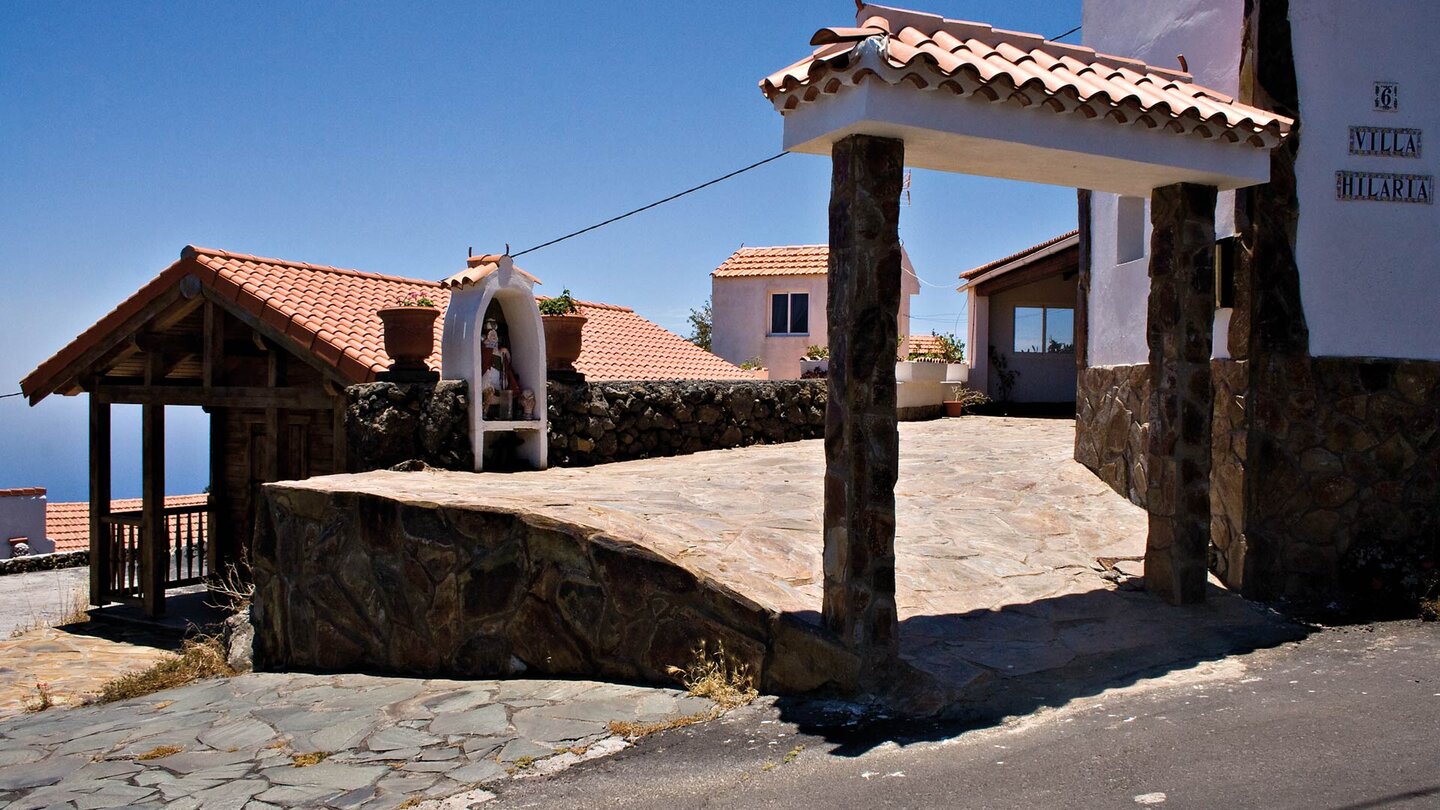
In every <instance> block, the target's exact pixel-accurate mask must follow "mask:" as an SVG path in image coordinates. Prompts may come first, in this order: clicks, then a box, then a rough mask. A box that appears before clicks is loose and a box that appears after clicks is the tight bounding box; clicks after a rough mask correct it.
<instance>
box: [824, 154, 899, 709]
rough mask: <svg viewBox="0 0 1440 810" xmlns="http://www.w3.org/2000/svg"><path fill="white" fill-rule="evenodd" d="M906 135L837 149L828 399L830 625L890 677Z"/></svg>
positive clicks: (866, 670) (870, 669) (866, 676)
mask: <svg viewBox="0 0 1440 810" xmlns="http://www.w3.org/2000/svg"><path fill="white" fill-rule="evenodd" d="M904 159H905V144H904V142H902V141H898V140H893V139H889V138H876V137H871V136H867V135H851V136H849V137H846V138H844V139H843V140H841V141H838V142H837V143H836V144H835V145H834V148H833V151H832V152H831V161H832V175H831V187H830V267H829V271H830V279H829V285H828V287H829V292H828V300H827V313H828V315H827V323H828V328H829V342H830V372H829V381H828V390H829V395H828V396H829V399H828V402H827V407H826V417H825V540H824V542H825V555H824V564H825V598H824V608H823V616H824V622H825V626H826V627H827V628H828V629H830V630H831V631H832V632H834V633H835V635H836V636H837V637H839V639H840V640H841V643H842V644H844V645H845V646H846V647H847V648H848V649H849V650H851V651H852V652H854V653H855V654H856V655H857V656H858V657H859V659H860V683H859V684H857V686H859V687H861V688H873V687H879V686H883V685H884V683H885V681H886V676H887V674H888V673H890V672H891V671H893V669H894V667H895V665H896V663H897V661H898V655H899V639H898V627H897V621H896V611H895V481H896V478H897V476H898V474H899V467H900V442H899V434H898V433H897V431H896V416H895V405H896V401H895V396H896V389H895V386H896V383H895V345H896V336H897V335H898V334H899V323H898V319H899V310H900V235H899V221H900V190H901V185H902V181H903V173H904Z"/></svg>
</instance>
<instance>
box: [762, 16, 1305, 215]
mask: <svg viewBox="0 0 1440 810" xmlns="http://www.w3.org/2000/svg"><path fill="white" fill-rule="evenodd" d="M810 44H811V45H813V46H818V47H817V48H816V50H815V51H814V52H812V53H811V55H810V56H808V57H806V58H805V59H802V60H800V61H799V62H796V63H795V64H793V65H791V66H789V67H787V68H784V69H782V70H780V71H778V72H776V73H774V74H772V75H770V76H768V77H766V78H765V79H764V80H762V81H761V82H760V90H761V91H762V92H763V93H764V94H765V96H766V98H768V99H770V101H771V103H772V104H773V105H774V107H775V109H776V110H777V111H778V112H780V113H781V114H782V115H783V116H784V117H785V137H784V144H785V149H786V150H787V151H791V152H808V153H811V154H819V155H828V154H830V152H831V149H832V147H833V145H834V144H835V143H836V142H837V141H839V140H841V139H843V138H845V137H848V136H850V135H858V134H863V135H872V136H878V137H887V138H896V139H900V140H903V141H904V142H905V162H906V163H907V164H909V165H911V166H917V167H921V168H927V169H936V170H939V171H947V172H957V173H963V174H975V175H982V176H987V177H999V178H1004V179H1010V180H1025V181H1028V182H1035V183H1047V184H1051V185H1060V186H1069V187H1074V188H1085V189H1092V190H1097V191H1108V192H1114V193H1118V194H1125V195H1134V196H1149V194H1150V192H1151V191H1152V190H1154V189H1156V188H1159V187H1162V186H1167V185H1171V184H1174V183H1197V184H1204V185H1211V186H1215V187H1217V188H1220V189H1234V188H1241V187H1244V186H1252V185H1257V184H1260V183H1264V182H1266V181H1268V180H1269V173H1270V150H1271V149H1273V148H1274V147H1275V146H1277V145H1278V144H1279V143H1281V142H1282V141H1283V140H1284V139H1285V137H1286V136H1287V135H1288V134H1289V132H1290V129H1291V126H1292V124H1293V122H1292V121H1291V120H1290V119H1289V118H1286V117H1284V116H1281V115H1277V114H1276V113H1274V112H1271V111H1267V110H1263V109H1260V108H1258V107H1253V106H1250V105H1248V104H1244V103H1241V102H1239V101H1237V100H1235V99H1234V98H1231V97H1229V96H1227V95H1225V94H1222V93H1219V92H1216V91H1214V90H1211V89H1209V88H1205V87H1202V86H1200V85H1197V84H1195V82H1194V79H1193V77H1192V76H1190V74H1188V73H1186V72H1184V71H1178V70H1173V69H1169V68H1163V67H1156V66H1152V65H1147V64H1145V63H1143V62H1139V61H1136V60H1134V59H1126V58H1124V57H1118V56H1112V55H1108V54H1101V53H1097V52H1095V51H1094V50H1092V49H1090V48H1085V47H1082V46H1077V45H1068V44H1065V43H1060V42H1053V41H1049V40H1046V39H1044V38H1043V37H1039V36H1036V35H1033V34H1023V33H1017V32H1014V31H1002V30H998V29H995V28H992V27H990V26H988V25H984V24H981V23H972V22H965V21H962V20H947V19H944V18H942V17H938V16H935V15H932V14H923V13H920V12H915V11H908V10H905V9H895V8H887V7H885V6H877V5H870V4H866V3H863V2H862V3H858V10H857V14H856V18H855V27H853V28H848V27H844V28H842V27H831V28H823V29H821V30H820V31H818V32H817V33H816V34H815V36H814V37H813V38H812V39H811V43H810Z"/></svg>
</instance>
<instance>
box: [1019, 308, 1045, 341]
mask: <svg viewBox="0 0 1440 810" xmlns="http://www.w3.org/2000/svg"><path fill="white" fill-rule="evenodd" d="M1044 333H1045V310H1044V309H1043V308H1041V307H1016V308H1015V351H1017V352H1038V351H1041V347H1042V346H1044V345H1045V334H1044Z"/></svg>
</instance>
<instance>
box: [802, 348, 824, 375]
mask: <svg viewBox="0 0 1440 810" xmlns="http://www.w3.org/2000/svg"><path fill="white" fill-rule="evenodd" d="M829 373H830V348H829V347H828V346H814V345H811V346H806V347H805V355H804V356H803V357H801V358H800V379H802V380H810V379H824V378H825V377H826V376H827V375H828V374H829Z"/></svg>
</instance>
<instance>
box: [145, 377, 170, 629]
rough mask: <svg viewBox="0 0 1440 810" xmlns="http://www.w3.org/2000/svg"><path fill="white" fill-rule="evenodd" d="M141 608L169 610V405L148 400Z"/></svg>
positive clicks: (157, 611) (156, 611) (158, 612)
mask: <svg viewBox="0 0 1440 810" xmlns="http://www.w3.org/2000/svg"><path fill="white" fill-rule="evenodd" d="M159 359H160V358H159V356H158V355H151V357H150V365H149V366H148V367H147V368H146V377H149V378H151V379H154V378H155V376H156V375H157V374H158V372H159V371H160V369H159ZM140 425H141V427H140V433H141V437H140V454H141V463H140V466H141V482H140V496H141V507H140V510H141V518H140V597H141V609H143V610H144V611H145V615H147V616H150V617H152V618H154V617H158V616H161V615H163V614H164V613H165V571H166V567H167V566H166V563H167V562H168V561H169V556H170V537H169V532H168V531H166V526H165V514H164V512H165V406H164V404H162V403H158V402H157V403H146V405H145V406H144V409H143V410H142V412H141V415H140Z"/></svg>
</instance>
